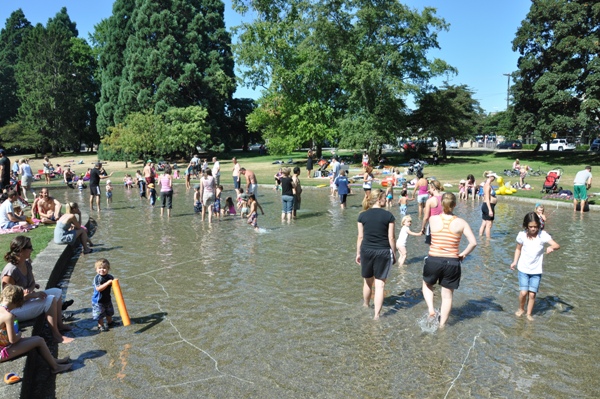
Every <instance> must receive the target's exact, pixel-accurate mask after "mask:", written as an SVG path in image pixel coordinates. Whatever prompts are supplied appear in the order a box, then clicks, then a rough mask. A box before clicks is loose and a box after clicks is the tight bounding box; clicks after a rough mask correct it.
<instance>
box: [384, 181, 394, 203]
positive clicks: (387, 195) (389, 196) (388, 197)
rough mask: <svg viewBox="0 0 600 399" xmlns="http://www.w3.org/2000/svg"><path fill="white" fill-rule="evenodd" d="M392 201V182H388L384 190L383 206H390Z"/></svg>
mask: <svg viewBox="0 0 600 399" xmlns="http://www.w3.org/2000/svg"><path fill="white" fill-rule="evenodd" d="M393 201H394V183H393V182H389V183H388V187H387V189H386V190H385V206H386V207H388V208H389V207H390V206H392V202H393Z"/></svg>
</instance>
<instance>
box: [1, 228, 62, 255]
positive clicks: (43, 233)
mask: <svg viewBox="0 0 600 399" xmlns="http://www.w3.org/2000/svg"><path fill="white" fill-rule="evenodd" d="M19 235H25V236H27V237H29V238H30V239H31V245H32V246H33V252H32V253H31V259H32V260H33V259H35V257H36V256H37V254H39V253H40V252H41V251H43V250H44V248H46V247H47V246H48V243H49V242H50V241H51V240H53V239H54V226H44V225H40V226H38V227H37V228H35V229H33V230H30V231H29V232H27V233H16V234H2V235H0V248H2V250H1V253H2V256H4V255H5V254H6V253H7V252H8V251H9V250H10V242H11V241H12V240H13V238H15V237H17V236H19Z"/></svg>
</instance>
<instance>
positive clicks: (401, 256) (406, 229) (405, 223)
mask: <svg viewBox="0 0 600 399" xmlns="http://www.w3.org/2000/svg"><path fill="white" fill-rule="evenodd" d="M411 224H412V218H411V217H410V215H409V216H404V217H403V218H402V222H401V225H402V228H401V229H400V234H399V235H398V241H396V248H397V249H398V266H404V261H405V260H406V256H407V255H406V241H407V240H408V236H409V235H411V236H421V235H423V233H422V232H418V233H415V232H412V231H411V230H410V225H411Z"/></svg>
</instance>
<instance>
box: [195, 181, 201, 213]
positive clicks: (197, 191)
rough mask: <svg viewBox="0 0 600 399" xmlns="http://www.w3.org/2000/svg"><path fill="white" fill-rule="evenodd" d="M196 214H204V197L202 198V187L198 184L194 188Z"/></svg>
mask: <svg viewBox="0 0 600 399" xmlns="http://www.w3.org/2000/svg"><path fill="white" fill-rule="evenodd" d="M194 190H195V191H194V212H196V213H200V212H202V197H201V196H200V185H199V184H196V185H195V186H194Z"/></svg>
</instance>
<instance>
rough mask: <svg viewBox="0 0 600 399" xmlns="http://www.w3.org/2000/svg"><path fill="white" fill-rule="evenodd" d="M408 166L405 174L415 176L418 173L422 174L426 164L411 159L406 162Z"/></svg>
mask: <svg viewBox="0 0 600 399" xmlns="http://www.w3.org/2000/svg"><path fill="white" fill-rule="evenodd" d="M408 164H409V166H408V169H407V170H406V173H407V174H409V175H416V174H417V173H418V172H423V167H424V166H425V164H426V162H425V161H422V160H420V159H411V160H410V161H408Z"/></svg>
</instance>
